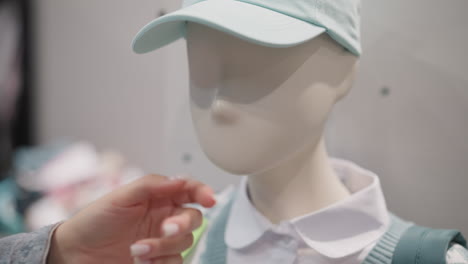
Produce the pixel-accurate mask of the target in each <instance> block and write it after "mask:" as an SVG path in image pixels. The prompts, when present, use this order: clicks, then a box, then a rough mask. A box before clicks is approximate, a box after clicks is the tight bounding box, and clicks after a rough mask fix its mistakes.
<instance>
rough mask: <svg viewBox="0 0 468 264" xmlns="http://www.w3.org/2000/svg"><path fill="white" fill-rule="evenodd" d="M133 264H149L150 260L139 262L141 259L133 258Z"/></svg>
mask: <svg viewBox="0 0 468 264" xmlns="http://www.w3.org/2000/svg"><path fill="white" fill-rule="evenodd" d="M134 263H135V264H151V260H141V259H138V258H135V261H134Z"/></svg>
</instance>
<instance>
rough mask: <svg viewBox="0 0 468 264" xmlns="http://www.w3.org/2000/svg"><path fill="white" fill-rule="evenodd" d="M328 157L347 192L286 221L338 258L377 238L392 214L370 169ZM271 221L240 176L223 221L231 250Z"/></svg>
mask: <svg viewBox="0 0 468 264" xmlns="http://www.w3.org/2000/svg"><path fill="white" fill-rule="evenodd" d="M331 162H332V166H333V168H334V169H335V171H336V173H337V175H338V176H339V177H340V179H341V181H342V182H343V183H344V185H345V186H346V187H347V188H348V190H349V191H350V192H351V195H350V196H349V197H347V198H346V199H344V200H341V201H339V202H337V203H334V204H332V205H330V206H328V207H326V208H323V209H321V210H319V211H316V212H313V213H310V214H306V215H303V216H300V217H297V218H294V219H292V220H289V221H288V222H289V223H290V224H291V225H292V226H293V227H294V229H295V231H296V232H297V234H299V236H300V238H301V239H302V240H303V241H304V242H305V243H306V244H307V245H308V246H309V247H311V248H312V249H314V250H316V251H317V252H318V253H320V254H322V255H324V256H326V257H329V258H341V257H345V256H348V255H351V254H354V253H357V252H359V251H361V250H362V249H364V248H365V247H366V246H368V245H370V244H372V243H373V242H376V241H377V240H378V239H379V238H380V237H381V236H382V235H383V233H384V232H385V231H386V230H387V229H388V226H389V223H390V217H389V213H388V211H387V207H386V204H385V199H384V196H383V193H382V189H381V186H380V181H379V178H378V177H377V176H376V175H375V174H374V173H372V172H371V171H368V170H365V169H363V168H360V167H359V166H357V165H356V164H354V163H352V162H349V161H345V160H339V159H332V160H331ZM273 226H274V225H273V224H272V223H270V222H269V221H268V220H267V219H266V218H265V217H264V216H263V215H261V213H260V212H258V210H257V209H256V208H255V207H254V206H253V205H252V203H251V202H250V200H249V198H248V195H247V178H246V177H244V178H243V179H242V181H241V186H240V188H239V191H238V193H237V196H236V197H235V198H234V201H233V205H232V209H231V212H230V216H229V219H228V223H227V226H226V234H225V241H226V244H227V245H228V246H229V247H230V248H233V249H241V248H245V247H247V246H249V245H251V244H253V243H254V242H256V241H257V240H259V239H260V238H261V237H262V235H264V234H265V233H266V232H267V231H268V230H270V229H272V227H273Z"/></svg>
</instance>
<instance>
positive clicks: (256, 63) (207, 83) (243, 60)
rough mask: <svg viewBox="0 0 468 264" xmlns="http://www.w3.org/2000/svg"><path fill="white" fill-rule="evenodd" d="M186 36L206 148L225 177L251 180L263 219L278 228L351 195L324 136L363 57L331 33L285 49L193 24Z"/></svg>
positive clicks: (195, 112)
mask: <svg viewBox="0 0 468 264" xmlns="http://www.w3.org/2000/svg"><path fill="white" fill-rule="evenodd" d="M186 38H187V52H188V59H189V73H190V101H191V102H190V103H191V112H192V119H193V122H194V126H195V130H196V132H197V136H198V139H199V141H200V144H201V146H202V149H203V151H204V152H205V153H206V155H207V156H208V158H209V159H210V160H211V161H212V162H213V163H214V164H215V165H216V166H218V167H220V168H222V169H223V170H225V171H227V172H230V173H233V174H239V175H244V174H246V175H249V182H248V186H249V195H250V198H251V200H252V202H253V204H254V205H255V206H256V208H257V209H258V210H259V211H260V212H261V213H262V214H264V215H265V216H266V217H267V218H268V219H269V220H270V221H271V222H273V223H278V222H280V221H282V220H287V219H291V218H294V217H297V216H300V215H303V214H306V213H310V212H313V211H316V210H319V209H321V208H324V207H326V206H328V205H330V204H332V203H334V202H336V201H338V200H341V199H343V198H345V197H347V196H348V195H349V192H348V190H347V189H346V188H345V187H344V186H343V184H342V183H341V182H340V180H339V179H338V177H337V176H336V175H335V173H334V171H333V169H332V168H331V165H330V162H329V157H328V155H327V152H326V148H325V145H324V140H323V130H324V126H325V122H326V120H327V117H328V114H329V113H330V111H331V109H332V107H333V105H334V104H335V103H336V102H337V101H339V100H340V99H341V98H343V97H344V96H345V95H346V94H347V92H348V91H349V89H350V87H351V85H352V83H353V80H354V77H355V73H356V68H357V61H358V59H357V57H355V56H354V55H352V54H351V53H349V52H348V51H345V50H344V49H343V48H342V47H341V46H340V45H338V44H336V43H335V42H334V41H333V40H332V39H331V38H330V37H329V36H328V35H326V34H323V35H321V36H319V37H317V38H315V39H313V40H311V41H308V42H306V43H303V44H301V45H298V46H295V47H291V48H281V49H279V48H269V47H264V46H260V45H256V44H253V43H250V42H247V41H244V40H241V39H239V38H236V37H234V36H231V35H228V34H226V33H223V32H220V31H217V30H214V29H211V28H208V27H206V26H203V25H200V24H196V23H190V22H189V23H188V25H187V37H186Z"/></svg>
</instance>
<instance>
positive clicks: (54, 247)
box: [47, 222, 73, 264]
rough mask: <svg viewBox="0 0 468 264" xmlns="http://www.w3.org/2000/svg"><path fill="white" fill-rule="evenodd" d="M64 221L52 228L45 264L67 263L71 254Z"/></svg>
mask: <svg viewBox="0 0 468 264" xmlns="http://www.w3.org/2000/svg"><path fill="white" fill-rule="evenodd" d="M67 241H68V239H67V234H66V227H65V222H64V223H61V224H59V225H58V226H57V227H56V228H55V230H53V233H52V236H51V238H50V247H49V252H48V255H47V264H69V263H71V258H72V256H73V248H72V246H71V245H70V244H69V243H68V242H67Z"/></svg>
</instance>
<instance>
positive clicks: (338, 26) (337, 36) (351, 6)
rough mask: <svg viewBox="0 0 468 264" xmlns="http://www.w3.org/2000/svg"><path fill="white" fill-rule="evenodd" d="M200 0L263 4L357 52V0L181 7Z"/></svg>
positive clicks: (261, 1) (257, 0) (266, 1)
mask: <svg viewBox="0 0 468 264" xmlns="http://www.w3.org/2000/svg"><path fill="white" fill-rule="evenodd" d="M202 1H239V2H245V3H249V4H253V5H257V6H261V7H264V8H267V9H270V10H272V11H276V12H279V13H282V14H284V15H287V16H290V17H294V18H297V19H300V20H303V21H305V22H308V23H311V24H314V25H316V26H320V27H323V28H325V29H326V32H327V33H328V35H330V37H331V38H333V39H334V40H335V41H337V42H338V43H339V44H341V45H342V46H343V47H345V48H346V49H348V50H349V51H350V52H352V53H353V54H355V55H360V54H361V43H360V17H361V16H360V9H361V1H360V0H184V2H183V5H182V7H187V6H190V5H193V4H196V3H198V2H202ZM260 19H261V18H260Z"/></svg>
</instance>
